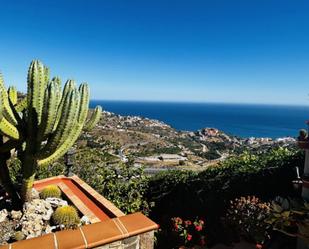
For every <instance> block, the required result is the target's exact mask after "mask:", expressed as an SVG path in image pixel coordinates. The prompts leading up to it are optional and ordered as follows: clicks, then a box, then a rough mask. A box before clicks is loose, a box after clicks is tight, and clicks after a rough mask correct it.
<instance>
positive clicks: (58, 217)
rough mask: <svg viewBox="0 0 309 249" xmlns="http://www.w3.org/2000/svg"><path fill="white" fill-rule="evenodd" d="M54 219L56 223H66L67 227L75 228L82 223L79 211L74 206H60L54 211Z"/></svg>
mask: <svg viewBox="0 0 309 249" xmlns="http://www.w3.org/2000/svg"><path fill="white" fill-rule="evenodd" d="M53 221H54V223H55V224H56V225H64V227H65V229H69V228H75V227H77V225H78V224H79V223H80V219H79V217H78V213H77V211H76V209H75V208H74V207H72V206H62V207H58V208H57V209H56V210H55V212H54V213H53Z"/></svg>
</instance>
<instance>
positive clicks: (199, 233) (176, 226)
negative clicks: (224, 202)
mask: <svg viewBox="0 0 309 249" xmlns="http://www.w3.org/2000/svg"><path fill="white" fill-rule="evenodd" d="M172 229H173V231H174V232H176V234H177V235H178V236H179V239H180V240H181V242H182V243H184V245H185V246H189V248H193V246H194V245H199V246H201V247H202V248H206V235H205V221H204V220H203V219H200V218H198V217H197V218H196V219H195V220H193V221H192V220H183V219H181V218H180V217H174V218H172Z"/></svg>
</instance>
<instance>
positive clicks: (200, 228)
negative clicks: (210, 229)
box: [195, 225, 203, 232]
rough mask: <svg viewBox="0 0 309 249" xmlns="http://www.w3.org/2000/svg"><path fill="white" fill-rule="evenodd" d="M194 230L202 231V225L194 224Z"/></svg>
mask: <svg viewBox="0 0 309 249" xmlns="http://www.w3.org/2000/svg"><path fill="white" fill-rule="evenodd" d="M195 230H196V231H198V232H199V231H202V230H203V227H202V226H201V225H196V226H195Z"/></svg>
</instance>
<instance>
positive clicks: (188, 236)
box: [187, 233, 192, 241]
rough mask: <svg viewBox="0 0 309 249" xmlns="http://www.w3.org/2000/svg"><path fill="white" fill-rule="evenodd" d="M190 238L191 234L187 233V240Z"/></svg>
mask: <svg viewBox="0 0 309 249" xmlns="http://www.w3.org/2000/svg"><path fill="white" fill-rule="evenodd" d="M191 239H192V235H191V234H189V233H188V235H187V240H188V241H190V240H191Z"/></svg>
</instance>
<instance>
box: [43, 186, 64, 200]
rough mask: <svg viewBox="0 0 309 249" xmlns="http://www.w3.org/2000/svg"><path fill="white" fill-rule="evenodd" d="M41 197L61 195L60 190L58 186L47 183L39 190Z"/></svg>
mask: <svg viewBox="0 0 309 249" xmlns="http://www.w3.org/2000/svg"><path fill="white" fill-rule="evenodd" d="M40 197H41V199H46V198H49V197H53V198H60V197H61V190H60V188H58V186H57V185H49V186H46V187H45V188H44V189H43V190H42V191H41V192H40Z"/></svg>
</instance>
